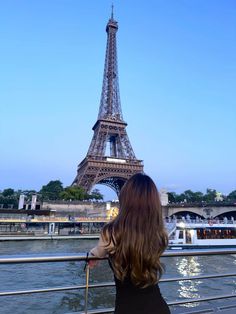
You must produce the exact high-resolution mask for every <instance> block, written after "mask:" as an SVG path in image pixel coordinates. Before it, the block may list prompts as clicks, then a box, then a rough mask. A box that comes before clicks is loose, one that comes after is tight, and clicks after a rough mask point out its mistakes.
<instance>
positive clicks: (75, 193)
mask: <svg viewBox="0 0 236 314" xmlns="http://www.w3.org/2000/svg"><path fill="white" fill-rule="evenodd" d="M21 194H23V195H25V200H26V201H30V200H31V198H32V195H35V194H36V195H37V200H38V201H56V200H64V201H84V200H92V201H98V200H103V195H102V194H101V193H100V191H99V190H98V189H94V190H93V191H92V192H91V193H87V192H86V191H85V190H84V189H83V188H82V187H80V186H67V187H65V188H63V184H62V182H61V181H60V180H55V181H50V182H49V183H48V184H46V185H43V186H42V188H41V189H40V190H39V191H36V190H16V191H15V190H14V189H12V188H7V189H4V190H3V191H1V192H0V204H3V206H4V205H5V206H4V207H6V205H7V206H8V205H13V208H17V207H18V201H19V197H20V195H21Z"/></svg>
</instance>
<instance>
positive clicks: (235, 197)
mask: <svg viewBox="0 0 236 314" xmlns="http://www.w3.org/2000/svg"><path fill="white" fill-rule="evenodd" d="M227 199H228V200H229V201H236V190H234V191H232V192H231V193H229V195H228V196H227Z"/></svg>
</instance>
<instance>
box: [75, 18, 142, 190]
mask: <svg viewBox="0 0 236 314" xmlns="http://www.w3.org/2000/svg"><path fill="white" fill-rule="evenodd" d="M117 30H118V24H117V22H116V21H115V20H114V19H113V12H112V14H111V18H110V19H109V21H108V23H107V26H106V32H107V46H106V58H105V67H104V75H103V86H102V94H101V101H100V108H99V113H98V119H97V122H96V123H95V125H94V127H93V131H94V135H93V138H92V141H91V144H90V147H89V149H88V153H87V155H86V157H85V159H84V160H82V162H81V163H80V164H79V165H78V170H77V175H76V178H75V180H74V181H73V183H72V184H73V185H78V186H81V187H83V188H84V189H85V190H86V191H87V192H89V191H90V190H91V189H92V187H93V186H94V185H95V184H98V183H99V184H105V185H107V186H109V187H111V188H112V189H113V190H115V191H116V193H117V195H118V194H119V191H120V189H121V187H122V186H123V184H124V183H125V181H126V180H127V179H128V178H129V177H130V176H132V175H133V174H135V173H137V172H143V164H142V161H141V160H137V158H136V157H135V154H134V151H133V149H132V146H131V144H130V141H129V138H128V135H127V132H126V126H127V123H125V122H124V120H123V116H122V111H121V104H120V93H119V81H118V66H117V49H116V32H117Z"/></svg>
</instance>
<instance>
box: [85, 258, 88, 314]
mask: <svg viewBox="0 0 236 314" xmlns="http://www.w3.org/2000/svg"><path fill="white" fill-rule="evenodd" d="M85 280H86V283H85V286H86V287H85V296H84V313H85V314H87V313H88V290H89V265H88V263H87V264H86V279H85Z"/></svg>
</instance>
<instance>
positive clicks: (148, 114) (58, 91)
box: [0, 0, 236, 198]
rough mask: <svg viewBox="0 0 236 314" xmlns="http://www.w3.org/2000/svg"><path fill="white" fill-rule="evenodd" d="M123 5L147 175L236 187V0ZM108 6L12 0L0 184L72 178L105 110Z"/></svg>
mask: <svg viewBox="0 0 236 314" xmlns="http://www.w3.org/2000/svg"><path fill="white" fill-rule="evenodd" d="M113 3H114V6H115V9H114V15H115V18H116V19H117V20H118V23H119V30H118V33H117V40H118V66H119V83H120V94H121V105H122V111H123V116H124V119H125V121H126V122H127V123H128V127H127V132H128V135H129V138H130V141H131V143H132V146H133V149H134V151H135V154H136V156H137V158H139V159H143V160H144V169H145V172H146V173H148V174H149V175H151V176H152V177H153V179H154V181H155V182H156V184H157V186H158V187H159V188H167V189H168V190H170V191H175V192H177V193H179V192H182V191H184V190H186V189H189V188H190V189H192V190H193V191H198V190H199V191H203V192H205V190H206V188H215V189H217V190H218V191H221V192H223V193H226V194H227V193H229V192H230V191H232V190H234V189H236V162H235V156H236V145H235V144H236V143H235V136H236V123H235V119H236V97H235V85H236V84H235V83H236V19H235V16H236V2H235V1H234V0H227V1H224V0H178V1H177V0H165V1H164V0H149V1H127V0H126V1H125V0H120V1H118V0H117V1H113ZM110 8H111V1H107V0H100V1H98V0H97V1H95V0H91V1H82V0H50V1H48V0H40V1H30V0H28V1H26V0H25V1H24V0H21V1H17V0H8V1H2V3H1V12H0V35H1V36H0V37H1V49H0V60H1V63H0V64H1V65H0V70H1V72H0V73H1V74H0V116H1V122H0V143H1V153H0V189H4V188H8V187H12V188H14V189H36V190H39V189H40V188H41V187H42V185H44V184H47V183H48V182H49V181H50V180H57V179H59V180H61V181H62V182H63V185H64V186H67V185H70V184H71V183H72V181H73V179H74V177H75V175H76V169H77V165H78V163H79V162H80V161H81V160H82V159H83V158H84V157H85V155H86V153H87V149H88V147H89V144H90V141H91V138H92V135H93V131H92V126H93V125H94V123H95V122H96V119H97V114H98V108H99V102H100V95H101V88H102V79H103V67H104V59H105V46H106V32H105V26H106V23H107V21H108V18H109V16H110ZM101 190H102V191H104V192H103V193H105V194H106V195H107V198H109V197H113V196H111V195H112V194H111V193H110V192H109V190H106V189H105V190H104V189H101Z"/></svg>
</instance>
